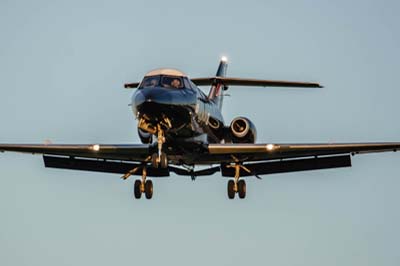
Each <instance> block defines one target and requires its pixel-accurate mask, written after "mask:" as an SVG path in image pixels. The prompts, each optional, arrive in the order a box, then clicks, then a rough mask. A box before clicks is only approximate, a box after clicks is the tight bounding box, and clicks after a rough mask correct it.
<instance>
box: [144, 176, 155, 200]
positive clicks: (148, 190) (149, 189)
mask: <svg viewBox="0 0 400 266" xmlns="http://www.w3.org/2000/svg"><path fill="white" fill-rule="evenodd" d="M144 193H145V195H146V199H151V198H152V197H153V182H152V181H151V180H147V181H146V183H145V184H144Z"/></svg>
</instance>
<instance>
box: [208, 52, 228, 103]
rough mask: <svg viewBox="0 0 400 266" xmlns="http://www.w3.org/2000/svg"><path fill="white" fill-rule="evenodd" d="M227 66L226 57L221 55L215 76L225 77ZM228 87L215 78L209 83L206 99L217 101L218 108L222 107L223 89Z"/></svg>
mask: <svg viewBox="0 0 400 266" xmlns="http://www.w3.org/2000/svg"><path fill="white" fill-rule="evenodd" d="M227 68H228V60H227V58H226V57H224V56H223V57H222V58H221V61H220V62H219V66H218V70H217V73H216V74H215V76H216V77H225V76H226V69H227ZM227 88H228V87H226V86H224V84H223V83H222V82H221V80H218V79H215V81H214V82H213V83H212V84H211V88H210V92H209V94H208V99H210V100H212V101H214V102H216V103H217V106H218V108H219V109H221V108H222V102H223V100H224V94H223V90H226V89H227Z"/></svg>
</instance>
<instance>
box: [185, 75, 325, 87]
mask: <svg viewBox="0 0 400 266" xmlns="http://www.w3.org/2000/svg"><path fill="white" fill-rule="evenodd" d="M191 80H192V82H193V83H194V84H196V85H198V86H205V85H212V84H218V83H221V84H223V85H225V86H257V87H299V88H323V87H322V86H321V85H320V84H319V83H315V82H298V81H282V80H263V79H245V78H230V77H207V78H194V79H191Z"/></svg>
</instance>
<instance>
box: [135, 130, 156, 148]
mask: <svg viewBox="0 0 400 266" xmlns="http://www.w3.org/2000/svg"><path fill="white" fill-rule="evenodd" d="M138 135H139V138H140V141H141V142H142V143H143V144H150V143H151V142H152V141H153V136H152V135H151V134H150V133H148V132H146V131H143V130H141V129H140V128H138Z"/></svg>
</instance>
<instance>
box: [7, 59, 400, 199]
mask: <svg viewBox="0 0 400 266" xmlns="http://www.w3.org/2000/svg"><path fill="white" fill-rule="evenodd" d="M226 70H227V60H226V58H222V59H221V61H220V64H219V67H218V70H217V73H216V75H215V76H211V77H205V78H189V77H188V76H187V75H185V74H184V73H183V72H181V71H179V70H175V69H156V70H153V71H150V72H148V73H147V74H146V75H145V76H144V78H143V80H142V81H141V82H137V83H128V84H125V88H137V89H136V90H135V91H134V93H133V95H132V99H131V107H132V110H133V113H134V115H135V117H136V119H137V120H138V127H137V128H138V134H139V137H140V140H141V142H142V144H99V143H95V144H70V145H69V144H67V145H66V144H63V145H57V144H0V151H2V152H4V151H14V152H26V153H33V154H42V155H43V159H44V164H45V166H46V167H53V168H61V169H73V170H86V171H97V172H106V173H117V174H123V176H122V178H123V179H127V178H128V177H130V176H132V175H134V176H136V175H138V176H141V178H138V179H136V180H135V183H134V196H135V198H137V199H138V198H140V197H141V195H142V194H143V193H144V194H145V196H146V198H147V199H151V198H152V196H153V183H152V180H149V179H147V177H167V176H169V175H170V173H175V174H177V175H183V176H188V177H191V178H192V180H194V179H195V178H196V177H198V176H206V175H213V174H215V173H217V172H220V173H221V175H222V176H223V177H228V178H230V179H229V181H228V185H227V194H228V198H229V199H233V198H234V197H235V195H236V194H238V196H239V198H245V197H246V183H245V180H244V179H243V177H249V176H254V177H257V178H260V175H266V174H272V173H283V172H294V171H304V170H316V169H327V168H337V167H350V166H351V156H350V155H354V154H359V153H370V152H383V151H396V150H397V149H399V148H400V142H384V143H372V142H371V143H335V144H330V143H326V144H324V143H322V144H315V143H313V144H284V143H256V137H257V132H256V127H255V125H254V124H253V123H252V122H251V121H250V120H249V119H248V118H246V117H237V118H235V119H233V120H232V121H231V122H230V124H229V125H226V124H225V121H224V119H223V117H222V114H221V108H222V103H223V99H224V92H225V91H226V90H227V89H228V88H229V87H231V86H261V87H303V88H321V86H320V85H319V84H318V83H313V82H291V81H277V80H259V79H247V78H232V77H227V76H226ZM205 85H208V86H210V90H209V93H208V95H206V94H205V93H203V91H202V90H201V89H199V87H198V86H205ZM196 166H203V168H202V169H200V170H199V169H196V168H195V167H196Z"/></svg>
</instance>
